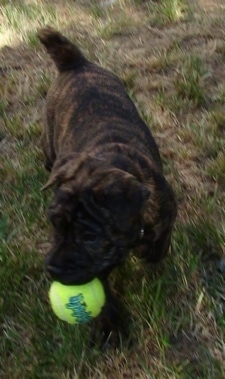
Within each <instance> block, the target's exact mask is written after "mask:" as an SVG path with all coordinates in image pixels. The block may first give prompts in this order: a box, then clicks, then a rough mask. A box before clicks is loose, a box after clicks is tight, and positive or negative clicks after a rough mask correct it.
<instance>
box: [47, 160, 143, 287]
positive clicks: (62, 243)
mask: <svg viewBox="0 0 225 379" xmlns="http://www.w3.org/2000/svg"><path fill="white" fill-rule="evenodd" d="M53 184H55V186H56V189H55V198H54V200H53V202H52V204H51V205H50V207H49V218H50V221H51V223H52V225H53V242H52V248H51V251H50V252H49V256H48V258H47V269H48V271H49V272H50V273H51V275H52V276H53V278H54V279H55V280H59V281H61V282H63V283H65V284H79V283H83V282H87V281H89V280H91V279H92V278H93V277H95V276H101V275H107V274H108V273H109V272H110V271H111V270H112V269H113V267H115V266H117V265H118V264H119V263H120V262H122V261H123V260H124V259H125V258H126V256H127V254H128V252H129V250H130V249H131V248H132V247H134V246H135V244H136V243H137V241H138V240H139V239H140V230H141V226H142V221H143V220H142V210H143V207H144V204H145V202H146V201H147V199H148V196H149V192H148V190H147V189H146V188H145V186H144V185H142V184H141V183H139V182H138V181H137V180H136V179H135V178H134V177H133V176H132V175H130V174H128V173H126V172H124V171H122V170H119V169H117V168H112V167H109V166H107V165H106V164H105V163H104V161H102V160H101V159H96V158H93V157H87V156H86V157H85V158H80V159H78V160H77V159H75V158H74V157H69V159H68V160H67V161H66V160H62V161H61V163H59V164H57V166H55V167H54V168H53V172H52V174H51V176H50V179H49V182H48V183H47V185H46V186H45V188H46V187H48V186H51V185H53Z"/></svg>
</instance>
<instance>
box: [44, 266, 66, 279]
mask: <svg viewBox="0 0 225 379" xmlns="http://www.w3.org/2000/svg"><path fill="white" fill-rule="evenodd" d="M46 269H47V271H48V272H49V274H51V275H52V276H58V275H61V274H62V272H63V270H62V268H61V267H59V266H54V265H48V266H47V267H46Z"/></svg>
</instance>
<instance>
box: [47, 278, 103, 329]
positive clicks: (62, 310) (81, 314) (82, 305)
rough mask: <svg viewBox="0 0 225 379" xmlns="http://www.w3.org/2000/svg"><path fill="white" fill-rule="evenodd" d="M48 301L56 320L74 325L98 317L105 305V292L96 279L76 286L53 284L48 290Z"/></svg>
mask: <svg viewBox="0 0 225 379" xmlns="http://www.w3.org/2000/svg"><path fill="white" fill-rule="evenodd" d="M49 299H50V303H51V306H52V310H53V312H54V313H55V314H56V316H57V317H58V318H60V319H61V320H63V321H67V322H68V323H69V324H76V323H82V322H87V321H90V320H91V319H92V318H94V317H96V316H98V314H99V313H100V312H101V310H102V307H103V305H104V303H105V292H104V288H103V285H102V283H101V282H100V280H99V279H97V278H95V279H93V280H92V281H91V282H88V283H85V284H81V285H76V286H75V285H69V286H66V285H63V284H61V283H59V282H53V283H52V284H51V287H50V290H49Z"/></svg>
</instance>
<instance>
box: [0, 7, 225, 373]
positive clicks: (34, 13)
mask: <svg viewBox="0 0 225 379" xmlns="http://www.w3.org/2000/svg"><path fill="white" fill-rule="evenodd" d="M44 25H51V26H53V27H55V28H57V29H59V30H60V31H61V32H63V33H64V34H65V35H67V36H68V37H69V38H70V39H72V40H73V41H74V42H76V43H78V45H79V46H80V47H81V48H82V51H83V52H84V53H85V54H86V55H87V56H88V57H89V59H92V60H94V61H95V62H97V63H99V64H101V65H102V66H104V67H107V68H109V69H111V70H112V71H114V72H115V73H116V74H117V75H118V76H119V77H120V78H121V79H122V80H123V82H124V84H125V86H126V88H127V90H128V93H129V95H130V96H131V98H132V99H133V100H134V102H135V104H136V105H137V107H138V109H139V112H140V114H141V115H142V117H143V118H144V120H145V121H146V122H147V124H148V125H149V126H150V128H151V130H152V132H153V134H154V136H155V139H156V140H157V143H158V145H159V148H160V151H161V155H162V158H163V162H164V170H165V174H166V177H167V178H168V181H169V182H170V183H171V184H172V186H173V188H174V190H175V193H176V196H177V201H178V206H179V211H178V217H177V221H176V225H175V230H174V233H173V240H172V246H171V251H170V254H169V256H168V257H167V258H166V259H165V260H164V262H162V263H160V264H158V265H157V266H151V267H146V266H145V265H143V262H141V261H139V260H136V259H135V258H134V257H132V254H131V257H130V259H129V260H128V262H127V263H126V265H125V267H123V270H118V272H115V274H114V276H113V278H112V280H114V281H122V280H123V281H125V282H126V288H127V292H126V293H125V294H124V295H123V301H125V302H126V303H127V304H128V305H129V307H130V309H132V313H133V331H132V336H133V337H132V339H133V344H132V346H130V347H127V346H126V345H124V344H123V343H121V346H120V347H118V349H115V350H110V349H109V350H106V351H102V350H99V349H97V348H90V345H89V343H88V338H89V328H90V326H89V325H88V324H87V325H82V326H70V325H67V324H65V323H63V322H61V321H60V320H58V319H57V318H56V317H55V316H54V314H53V313H52V311H51V309H50V306H49V301H48V289H49V285H50V282H49V279H48V278H47V276H46V274H45V272H44V257H45V253H46V250H47V248H48V232H49V224H48V222H47V220H46V209H47V206H48V202H49V199H50V198H51V193H50V192H45V193H43V192H40V188H41V187H42V186H43V184H44V183H45V181H46V179H47V173H46V172H45V170H44V167H43V163H44V157H43V154H42V151H41V146H40V134H41V127H42V111H43V107H44V103H45V96H46V93H47V91H48V88H49V85H50V83H51V80H52V79H53V78H54V77H55V75H56V71H55V68H54V66H53V64H52V62H51V61H50V59H49V57H47V55H46V53H45V51H44V49H43V48H42V46H41V45H40V43H39V42H38V39H37V37H36V31H37V29H38V28H40V27H42V26H44ZM0 116H1V117H0V183H1V191H0V378H2V379H51V378H54V379H89V378H90V379H105V378H107V379H122V378H124V379H132V378H134V379H138V378H140V379H147V378H148V379H224V378H225V363H224V362H225V313H224V310H225V3H224V0H196V1H194V0H158V1H156V0H154V1H153V0H152V1H141V0H117V1H116V0H115V1H106V0H105V1H104V0H102V1H97V0H95V1H94V0H93V1H91V0H89V1H88V0H77V1H72V0H64V1H62V0H55V1H53V0H52V1H50V0H11V1H10V0H9V1H8V0H1V1H0Z"/></svg>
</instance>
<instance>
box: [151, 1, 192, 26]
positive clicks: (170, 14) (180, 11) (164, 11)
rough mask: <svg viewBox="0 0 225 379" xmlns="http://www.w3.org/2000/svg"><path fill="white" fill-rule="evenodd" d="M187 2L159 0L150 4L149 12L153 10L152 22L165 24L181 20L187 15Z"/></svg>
mask: <svg viewBox="0 0 225 379" xmlns="http://www.w3.org/2000/svg"><path fill="white" fill-rule="evenodd" d="M187 9H188V7H187V2H186V1H184V0H160V1H159V2H157V4H154V3H153V5H152V4H150V5H149V11H150V13H152V11H153V12H155V17H154V23H155V24H157V25H166V24H168V23H176V22H179V21H182V20H184V19H185V18H186V15H187Z"/></svg>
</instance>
